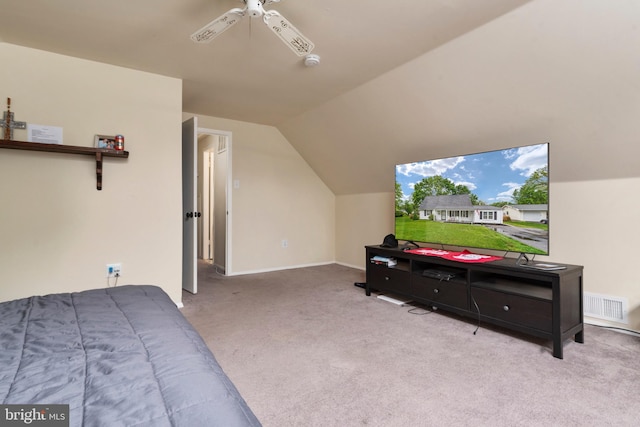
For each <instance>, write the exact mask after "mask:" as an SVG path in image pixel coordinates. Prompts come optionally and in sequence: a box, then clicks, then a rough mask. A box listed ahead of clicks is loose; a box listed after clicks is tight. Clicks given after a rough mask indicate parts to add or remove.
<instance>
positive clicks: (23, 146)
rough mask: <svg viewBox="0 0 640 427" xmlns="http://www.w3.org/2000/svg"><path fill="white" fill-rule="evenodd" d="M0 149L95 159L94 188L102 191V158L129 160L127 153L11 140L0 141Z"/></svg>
mask: <svg viewBox="0 0 640 427" xmlns="http://www.w3.org/2000/svg"><path fill="white" fill-rule="evenodd" d="M0 148H9V149H13V150H27V151H46V152H49V153H66V154H82V155H85V156H92V157H95V159H96V188H97V189H98V190H102V158H103V157H117V158H122V159H127V158H129V152H128V151H116V150H109V149H106V148H93V147H81V146H77V145H59V144H40V143H38V142H24V141H12V140H0Z"/></svg>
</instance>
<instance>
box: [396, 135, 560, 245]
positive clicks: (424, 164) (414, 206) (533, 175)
mask: <svg viewBox="0 0 640 427" xmlns="http://www.w3.org/2000/svg"><path fill="white" fill-rule="evenodd" d="M395 179H396V183H395V191H396V197H395V235H396V238H397V239H398V240H410V241H413V242H422V243H423V245H422V246H429V245H430V244H431V245H433V246H440V247H443V248H444V247H449V246H453V247H462V248H465V249H466V248H479V249H491V250H496V251H504V252H516V253H526V254H541V255H547V254H548V253H549V144H547V143H545V144H537V145H529V146H524V147H514V148H509V149H504V150H495V151H488V152H484V153H475V154H469V155H464V156H456V157H449V158H442V159H435V160H425V161H419V162H412V163H404V164H400V165H396V171H395Z"/></svg>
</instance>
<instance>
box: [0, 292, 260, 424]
mask: <svg viewBox="0 0 640 427" xmlns="http://www.w3.org/2000/svg"><path fill="white" fill-rule="evenodd" d="M0 402H2V403H3V404H5V405H7V404H20V405H23V404H68V405H69V425H71V426H82V425H84V426H100V425H105V426H154V427H155V426H200V425H203V426H204V425H207V426H225V427H228V426H259V425H260V422H259V421H258V419H257V418H256V416H255V415H254V414H253V412H252V411H251V409H250V408H249V406H248V405H247V403H246V402H245V400H244V399H243V398H242V396H241V395H240V393H239V392H238V390H237V389H236V387H235V386H234V385H233V383H232V382H231V381H230V379H229V378H228V377H227V375H226V374H225V373H224V371H223V370H222V368H221V367H220V365H219V364H218V362H217V361H216V359H215V358H214V356H213V354H212V353H211V351H210V350H209V348H208V347H207V346H206V344H205V343H204V341H203V340H202V338H201V337H200V335H199V334H198V333H197V332H196V331H195V329H194V328H193V327H192V326H191V324H190V323H189V322H188V321H187V320H186V319H185V318H184V316H183V315H182V313H180V311H179V310H178V309H177V307H176V306H175V304H174V303H173V302H172V301H171V299H170V298H169V296H168V295H167V294H166V293H165V292H164V291H163V290H162V289H161V288H159V287H157V286H150V285H137V286H133V285H130V286H121V287H115V288H106V289H98V290H89V291H84V292H77V293H64V294H53V295H46V296H34V297H30V298H24V299H19V300H14V301H9V302H3V303H0Z"/></svg>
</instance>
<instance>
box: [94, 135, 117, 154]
mask: <svg viewBox="0 0 640 427" xmlns="http://www.w3.org/2000/svg"><path fill="white" fill-rule="evenodd" d="M94 146H95V147H96V148H104V149H106V150H114V149H115V148H116V137H115V136H113V135H97V134H96V137H95V140H94Z"/></svg>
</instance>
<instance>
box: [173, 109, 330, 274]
mask: <svg viewBox="0 0 640 427" xmlns="http://www.w3.org/2000/svg"><path fill="white" fill-rule="evenodd" d="M192 116H194V115H193V114H189V113H185V114H184V116H183V119H187V118H189V117H192ZM198 127H200V128H205V129H213V130H219V131H228V132H231V133H232V137H231V140H232V142H231V173H232V178H231V179H232V181H237V182H238V183H239V186H238V188H235V186H232V190H231V191H232V194H231V197H230V200H231V205H230V207H229V208H230V209H229V211H230V222H231V233H230V238H231V241H230V252H231V253H230V254H227V256H228V257H229V260H228V261H227V263H228V266H229V271H228V272H227V273H228V274H230V275H235V274H245V273H252V272H258V271H269V270H278V269H283V268H293V267H300V266H306V265H314V264H324V263H330V262H333V261H334V260H335V252H334V246H335V237H334V232H335V196H334V195H333V193H332V192H331V191H330V190H329V189H328V188H327V186H326V185H325V184H324V183H323V182H322V181H321V180H320V179H319V178H318V176H317V175H316V174H315V173H314V172H313V170H312V169H311V168H310V167H309V165H308V164H307V163H306V162H305V161H304V160H303V159H302V157H300V155H299V154H298V153H297V152H296V151H295V150H294V149H293V148H292V147H291V145H290V144H289V142H288V141H287V140H286V139H285V138H284V137H283V136H282V134H281V133H280V132H279V131H278V130H277V129H276V128H274V127H272V126H264V125H258V124H253V123H246V122H240V121H235V120H226V119H220V118H215V117H207V116H198ZM283 239H286V240H287V241H288V247H286V248H283V247H282V240H283Z"/></svg>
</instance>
